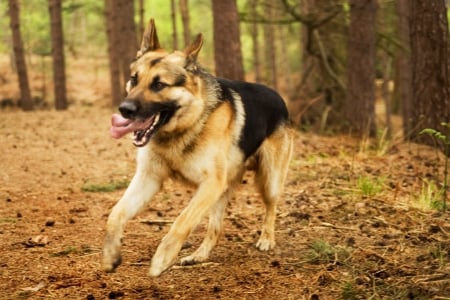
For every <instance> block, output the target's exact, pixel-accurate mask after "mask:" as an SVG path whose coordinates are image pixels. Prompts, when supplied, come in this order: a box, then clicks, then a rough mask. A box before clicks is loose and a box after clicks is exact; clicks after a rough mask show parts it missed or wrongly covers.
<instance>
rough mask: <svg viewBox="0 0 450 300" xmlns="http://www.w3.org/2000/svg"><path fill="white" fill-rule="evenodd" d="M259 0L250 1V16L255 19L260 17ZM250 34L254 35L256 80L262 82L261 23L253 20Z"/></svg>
mask: <svg viewBox="0 0 450 300" xmlns="http://www.w3.org/2000/svg"><path fill="white" fill-rule="evenodd" d="M258 2H259V0H250V1H249V2H248V6H249V8H248V9H249V11H250V16H251V17H252V18H254V19H257V17H258V11H257V7H258ZM249 27H250V35H251V36H252V57H253V72H254V73H255V81H256V82H260V83H262V74H261V59H260V45H259V40H258V36H259V24H258V23H256V22H253V23H251V24H249Z"/></svg>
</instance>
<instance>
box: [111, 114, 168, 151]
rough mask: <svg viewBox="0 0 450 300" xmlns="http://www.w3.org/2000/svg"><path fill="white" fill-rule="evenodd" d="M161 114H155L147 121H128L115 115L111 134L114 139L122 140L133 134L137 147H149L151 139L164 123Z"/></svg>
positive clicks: (112, 120)
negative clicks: (125, 136) (128, 134)
mask: <svg viewBox="0 0 450 300" xmlns="http://www.w3.org/2000/svg"><path fill="white" fill-rule="evenodd" d="M162 119H163V118H161V112H158V113H155V114H153V115H152V116H150V117H149V118H147V119H143V120H140V119H127V118H124V117H122V116H121V115H120V114H113V115H112V119H111V125H112V126H111V129H110V134H111V136H112V137H113V138H116V139H118V138H121V137H122V136H124V135H125V134H127V133H129V132H133V133H134V136H133V144H134V145H135V146H136V147H143V146H145V145H147V143H148V142H149V141H150V138H151V137H152V135H153V134H154V133H155V131H156V130H157V129H158V128H159V127H160V126H159V125H160V124H161V123H162V122H161V120H162Z"/></svg>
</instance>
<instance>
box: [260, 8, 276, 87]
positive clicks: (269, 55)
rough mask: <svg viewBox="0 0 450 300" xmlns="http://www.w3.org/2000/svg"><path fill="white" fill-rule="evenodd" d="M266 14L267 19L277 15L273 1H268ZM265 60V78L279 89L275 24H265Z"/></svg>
mask: <svg viewBox="0 0 450 300" xmlns="http://www.w3.org/2000/svg"><path fill="white" fill-rule="evenodd" d="M264 15H265V18H266V19H267V20H273V19H274V16H275V12H274V3H273V1H270V0H269V1H266V3H265V10H264ZM263 31H264V61H265V68H264V69H265V70H264V71H265V72H264V73H265V76H264V77H265V80H266V83H267V84H269V85H270V86H271V87H272V88H274V89H276V90H277V89H278V76H277V71H278V70H277V69H278V68H277V53H276V52H277V46H276V45H277V43H275V25H273V24H270V23H269V24H265V25H264V29H263Z"/></svg>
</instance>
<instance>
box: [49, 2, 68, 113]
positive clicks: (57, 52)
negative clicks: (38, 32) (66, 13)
mask: <svg viewBox="0 0 450 300" xmlns="http://www.w3.org/2000/svg"><path fill="white" fill-rule="evenodd" d="M49 12H50V31H51V36H52V58H53V83H54V93H55V108H56V109H57V110H64V109H67V93H66V73H65V69H66V68H65V60H64V35H63V26H62V12H61V0H49Z"/></svg>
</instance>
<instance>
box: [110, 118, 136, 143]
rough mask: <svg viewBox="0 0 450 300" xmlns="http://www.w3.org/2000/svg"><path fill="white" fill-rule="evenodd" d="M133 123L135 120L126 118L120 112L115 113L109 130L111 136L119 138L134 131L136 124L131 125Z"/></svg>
mask: <svg viewBox="0 0 450 300" xmlns="http://www.w3.org/2000/svg"><path fill="white" fill-rule="evenodd" d="M132 123H133V120H130V119H125V118H124V117H122V116H121V115H119V114H113V115H112V117H111V129H110V130H109V133H110V134H111V137H113V138H115V139H118V138H121V137H122V136H124V135H125V134H127V133H129V132H132V131H133V130H134V126H131V124H132Z"/></svg>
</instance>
